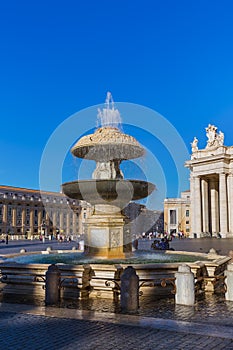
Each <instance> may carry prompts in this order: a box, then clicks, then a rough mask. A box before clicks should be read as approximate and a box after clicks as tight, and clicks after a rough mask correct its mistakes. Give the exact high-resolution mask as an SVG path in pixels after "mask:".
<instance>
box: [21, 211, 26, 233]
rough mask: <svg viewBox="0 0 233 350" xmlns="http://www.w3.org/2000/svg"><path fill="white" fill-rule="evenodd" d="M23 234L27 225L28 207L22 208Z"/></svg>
mask: <svg viewBox="0 0 233 350" xmlns="http://www.w3.org/2000/svg"><path fill="white" fill-rule="evenodd" d="M21 215H22V216H21V218H22V235H25V225H26V208H24V207H23V208H22V214H21Z"/></svg>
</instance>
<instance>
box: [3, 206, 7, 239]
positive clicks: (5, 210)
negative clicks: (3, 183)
mask: <svg viewBox="0 0 233 350" xmlns="http://www.w3.org/2000/svg"><path fill="white" fill-rule="evenodd" d="M3 227H4V231H3V233H7V204H3Z"/></svg>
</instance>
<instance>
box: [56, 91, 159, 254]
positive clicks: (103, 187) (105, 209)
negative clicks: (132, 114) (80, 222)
mask: <svg viewBox="0 0 233 350" xmlns="http://www.w3.org/2000/svg"><path fill="white" fill-rule="evenodd" d="M105 104H106V106H105V107H106V108H103V110H99V111H98V119H99V127H98V128H97V130H96V131H95V132H94V133H93V134H91V135H86V136H83V137H82V138H81V139H80V140H79V141H78V142H77V143H76V144H75V145H74V146H73V147H72V149H71V152H72V154H73V155H74V156H75V157H79V158H84V159H87V160H94V161H95V162H96V168H95V170H94V172H93V174H92V180H77V181H72V182H67V183H64V184H63V185H62V189H63V192H64V194H65V195H66V196H68V197H70V198H73V199H80V200H85V201H87V202H89V203H90V204H92V205H93V207H94V211H93V214H92V215H91V216H90V217H89V218H88V219H87V240H86V242H85V253H86V254H87V255H88V256H90V257H98V258H106V259H109V258H111V259H115V258H116V259H120V258H125V257H126V256H128V255H130V254H131V253H132V243H131V242H132V239H131V235H130V233H128V232H126V230H124V226H125V220H126V218H125V216H124V215H123V214H122V209H123V208H124V207H125V206H126V205H127V204H128V203H129V202H130V201H131V200H139V199H142V198H145V197H147V196H148V195H150V194H151V192H152V191H153V190H154V188H155V186H154V185H153V184H152V183H150V182H147V181H142V180H126V179H124V176H123V173H122V171H121V169H120V164H121V162H122V161H124V160H129V159H134V158H138V157H141V156H143V154H144V149H143V147H142V146H141V145H140V144H139V143H138V141H137V140H136V139H135V138H134V137H132V136H129V135H127V134H124V133H123V132H122V131H121V130H120V113H119V111H118V110H117V109H115V107H114V102H113V99H112V95H111V93H110V92H108V93H107V98H106V103H105Z"/></svg>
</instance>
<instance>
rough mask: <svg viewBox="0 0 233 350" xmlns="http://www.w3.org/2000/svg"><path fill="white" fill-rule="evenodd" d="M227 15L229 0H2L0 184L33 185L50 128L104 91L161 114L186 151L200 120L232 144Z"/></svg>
mask: <svg viewBox="0 0 233 350" xmlns="http://www.w3.org/2000/svg"><path fill="white" fill-rule="evenodd" d="M232 17H233V2H232V1H231V0H228V1H227V0H222V1H214V0H195V1H192V0H190V1H187V0H183V1H181V0H176V1H174V0H164V1H161V0H160V1H157V0H144V1H141V0H112V1H106V0H99V1H96V0H92V1H90V0H89V1H88V0H86V1H77V0H67V1H59V0H56V1H53V0H51V1H44V0H41V1H37V2H34V1H29V0H27V1H25V0H21V1H18V0H11V1H2V2H1V3H0V45H1V55H0V63H1V64H0V101H1V102H0V115H1V138H0V147H1V168H0V183H1V184H4V185H12V186H19V187H29V188H39V166H40V159H41V155H42V152H43V149H44V147H45V144H46V142H47V140H48V139H49V137H50V135H51V134H52V132H53V131H54V130H55V129H56V128H57V127H58V126H59V125H60V124H61V123H62V122H63V121H64V120H65V119H66V118H68V117H69V116H70V115H72V114H74V113H76V112H78V111H80V110H82V109H84V108H87V107H89V106H92V105H96V104H100V103H102V102H103V101H104V99H105V95H106V92H107V91H108V90H110V91H111V92H112V94H113V97H114V99H115V100H116V101H120V102H129V103H134V104H139V105H143V106H146V107H149V108H151V109H153V110H155V111H157V112H159V113H160V114H161V115H163V116H164V117H165V118H166V119H167V120H168V121H169V122H170V123H171V124H172V125H173V126H174V127H175V128H176V130H177V131H178V133H179V134H180V135H181V137H182V138H183V140H184V142H185V144H186V146H187V148H188V150H189V151H190V142H191V141H192V140H193V137H194V136H196V137H197V138H198V139H199V145H200V148H202V146H203V147H204V146H205V140H206V136H205V130H204V128H205V127H206V126H207V125H208V124H209V123H213V124H215V125H216V126H217V127H218V129H219V130H222V131H223V132H224V133H225V144H226V145H233V125H232V116H233V25H232ZM81 122H82V121H80V123H81ZM138 134H140V133H136V135H138ZM142 134H143V132H142ZM78 136H79V130H77V137H78ZM140 141H142V140H140ZM142 142H143V141H142ZM151 145H152V146H151V147H152V148H153V147H155V149H154V152H155V153H156V149H157V148H156V147H157V146H158V145H157V144H156V141H155V142H154V143H153V142H151ZM158 158H159V155H158ZM162 166H163V164H162ZM166 173H167V174H168V175H167V176H168V177H169V176H170V177H171V179H170V180H169V181H168V182H169V186H168V187H169V188H168V191H167V193H166V196H167V197H171V196H174V195H175V192H176V189H174V188H173V186H172V176H171V171H169V169H166ZM48 176H49V174H48ZM66 180H67V179H66ZM154 182H155V183H157V181H156V174H155V179H154ZM187 184H188V172H187V181H186V182H185V181H184V184H183V188H181V189H182V190H186V189H187ZM174 186H175V185H174ZM47 189H49V188H47ZM50 189H51V190H56V189H54V188H50ZM57 190H59V188H58V189H57Z"/></svg>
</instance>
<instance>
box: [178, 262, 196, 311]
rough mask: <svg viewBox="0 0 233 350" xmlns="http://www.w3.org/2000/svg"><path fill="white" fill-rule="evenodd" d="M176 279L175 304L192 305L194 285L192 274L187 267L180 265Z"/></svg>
mask: <svg viewBox="0 0 233 350" xmlns="http://www.w3.org/2000/svg"><path fill="white" fill-rule="evenodd" d="M175 277H176V295H175V301H176V304H181V305H194V302H195V285H194V274H193V273H192V272H191V268H190V267H189V266H188V265H181V266H179V268H178V272H176V274H175Z"/></svg>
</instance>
